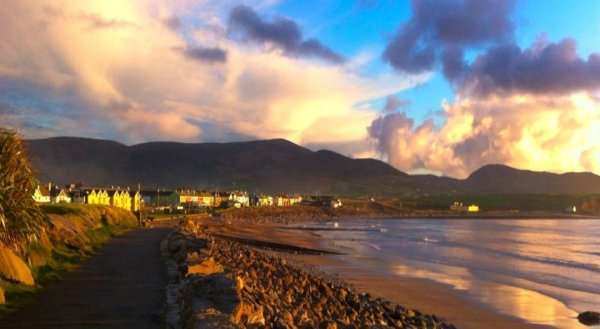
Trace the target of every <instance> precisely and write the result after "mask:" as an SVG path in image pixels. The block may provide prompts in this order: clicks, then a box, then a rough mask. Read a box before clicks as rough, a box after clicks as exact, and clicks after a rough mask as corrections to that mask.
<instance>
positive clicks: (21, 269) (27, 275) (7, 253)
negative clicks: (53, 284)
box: [0, 246, 35, 286]
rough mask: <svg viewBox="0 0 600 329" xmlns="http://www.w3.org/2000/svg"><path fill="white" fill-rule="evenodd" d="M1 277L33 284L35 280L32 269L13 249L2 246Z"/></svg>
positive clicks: (0, 254) (0, 253)
mask: <svg viewBox="0 0 600 329" xmlns="http://www.w3.org/2000/svg"><path fill="white" fill-rule="evenodd" d="M0 277H2V278H4V279H6V280H7V281H12V282H18V283H22V284H26V285H28V286H33V285H34V284H35V281H34V280H33V275H32V274H31V270H30V269H29V267H28V266H27V264H25V262H24V261H23V260H22V259H21V258H19V256H17V255H15V253H14V252H12V250H10V249H8V248H6V247H4V246H0Z"/></svg>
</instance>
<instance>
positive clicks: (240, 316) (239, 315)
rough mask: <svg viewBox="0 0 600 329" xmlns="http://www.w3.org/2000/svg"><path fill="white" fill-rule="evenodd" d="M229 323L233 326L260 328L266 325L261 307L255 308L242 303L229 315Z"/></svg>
mask: <svg viewBox="0 0 600 329" xmlns="http://www.w3.org/2000/svg"><path fill="white" fill-rule="evenodd" d="M231 321H232V322H233V323H235V324H246V325H261V326H264V325H265V323H266V322H265V317H264V314H263V307H262V306H260V305H259V306H255V305H251V304H248V303H244V302H241V303H239V304H238V306H237V307H236V308H235V311H234V312H233V314H232V315H231Z"/></svg>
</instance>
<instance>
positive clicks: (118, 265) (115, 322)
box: [0, 228, 169, 329]
mask: <svg viewBox="0 0 600 329" xmlns="http://www.w3.org/2000/svg"><path fill="white" fill-rule="evenodd" d="M168 232H169V229H167V228H155V229H139V230H135V231H132V232H129V233H127V234H124V235H122V236H118V237H115V238H113V239H112V240H111V241H110V242H109V243H108V244H107V245H105V246H104V247H102V248H101V249H100V251H99V252H98V254H97V255H95V256H94V257H92V258H90V259H88V260H87V261H85V262H84V263H83V264H82V265H81V267H80V268H79V269H78V270H76V271H73V272H70V273H68V274H66V275H65V277H64V278H63V279H62V280H60V281H58V282H54V283H52V284H51V285H49V286H48V288H47V289H45V290H44V291H42V292H41V293H40V295H39V296H38V298H37V301H36V302H35V303H33V304H31V305H28V306H26V307H25V308H23V309H22V310H20V311H18V312H17V313H15V314H13V315H11V316H9V317H7V318H5V319H3V320H0V328H2V329H4V328H32V329H33V328H36V329H37V328H81V329H92V328H94V329H95V328H149V329H151V328H160V327H161V323H160V312H161V307H162V303H163V301H164V293H163V289H164V287H165V285H166V277H165V275H164V272H163V270H164V266H163V264H162V261H161V257H160V241H161V240H162V238H163V237H165V236H166V234H167V233H168Z"/></svg>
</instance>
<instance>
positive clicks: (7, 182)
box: [0, 128, 46, 245]
mask: <svg viewBox="0 0 600 329" xmlns="http://www.w3.org/2000/svg"><path fill="white" fill-rule="evenodd" d="M37 185H38V182H37V180H36V179H35V176H34V174H33V171H32V169H31V165H30V163H29V159H28V158H27V155H26V152H25V147H24V146H23V142H22V140H21V138H20V137H19V136H18V135H17V134H16V133H15V132H14V131H12V130H7V129H2V128H0V242H3V243H5V244H7V245H10V244H12V243H16V242H18V241H21V240H23V239H26V238H31V237H32V236H38V234H39V232H40V230H41V229H42V228H43V227H44V226H45V225H46V220H45V217H44V215H43V214H42V212H41V210H40V209H39V208H38V207H37V205H36V204H35V202H34V200H33V198H32V195H33V192H34V191H35V188H36V187H37Z"/></svg>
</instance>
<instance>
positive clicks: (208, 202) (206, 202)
mask: <svg viewBox="0 0 600 329" xmlns="http://www.w3.org/2000/svg"><path fill="white" fill-rule="evenodd" d="M198 205H199V206H201V207H214V206H215V195H214V194H213V193H210V192H206V191H202V192H200V193H198Z"/></svg>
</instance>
